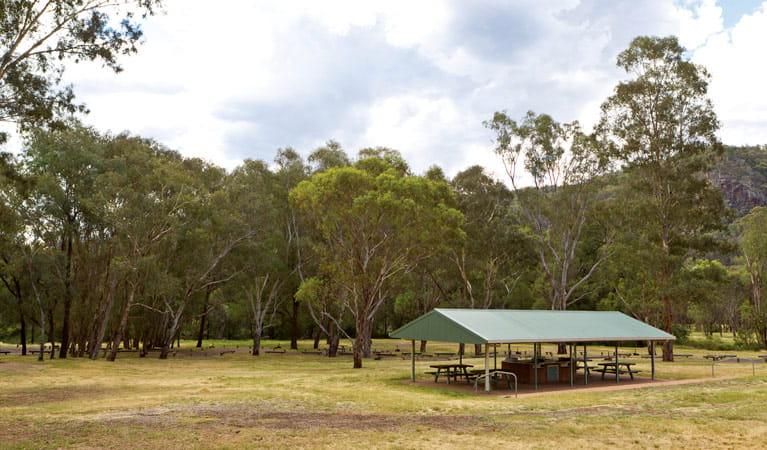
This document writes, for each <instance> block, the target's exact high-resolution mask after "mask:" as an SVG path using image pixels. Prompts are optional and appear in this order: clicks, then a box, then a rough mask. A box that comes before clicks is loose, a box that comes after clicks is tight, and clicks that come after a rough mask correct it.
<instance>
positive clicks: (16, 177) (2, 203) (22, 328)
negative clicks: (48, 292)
mask: <svg viewBox="0 0 767 450" xmlns="http://www.w3.org/2000/svg"><path fill="white" fill-rule="evenodd" d="M28 188H29V182H28V180H26V179H25V178H24V177H22V176H21V175H20V174H19V173H18V172H17V167H16V163H15V161H14V160H13V158H12V157H11V155H10V154H0V281H2V286H4V287H5V291H6V292H7V293H8V295H9V296H10V297H12V299H13V303H14V306H15V308H16V310H17V313H18V321H19V322H18V323H19V334H20V336H19V338H20V340H21V354H22V355H26V354H27V342H26V341H27V317H26V315H27V309H28V308H26V298H27V297H28V295H27V292H26V289H27V286H24V279H25V278H26V276H25V271H24V265H23V259H24V258H23V257H22V256H23V255H22V250H23V249H22V248H21V247H22V246H23V245H24V239H23V232H24V226H23V210H22V205H23V204H24V199H25V196H26V191H27V190H28Z"/></svg>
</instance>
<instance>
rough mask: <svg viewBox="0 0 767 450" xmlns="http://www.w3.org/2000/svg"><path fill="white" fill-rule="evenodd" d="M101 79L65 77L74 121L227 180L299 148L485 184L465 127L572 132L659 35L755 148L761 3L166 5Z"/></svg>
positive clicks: (765, 23)
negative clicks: (199, 164)
mask: <svg viewBox="0 0 767 450" xmlns="http://www.w3.org/2000/svg"><path fill="white" fill-rule="evenodd" d="M166 4H167V8H166V13H165V14H162V15H160V16H156V17H153V18H151V19H149V20H148V21H147V22H146V23H145V24H144V31H145V38H146V39H145V41H146V42H145V44H144V45H143V46H142V47H141V48H140V50H139V53H138V54H137V55H133V56H131V57H128V58H125V59H124V60H123V61H122V62H123V66H124V68H125V71H124V72H122V73H120V74H118V75H113V74H111V73H109V72H108V71H106V70H103V69H100V68H98V67H93V66H89V65H78V66H75V67H73V68H72V69H70V70H68V72H67V75H66V82H68V83H72V84H74V87H75V92H76V93H77V95H78V98H79V100H80V101H84V102H85V103H86V104H87V105H88V107H89V108H90V110H91V113H90V114H89V115H88V116H87V118H86V119H85V121H86V123H88V124H91V125H93V126H95V127H96V128H98V129H100V130H102V131H107V130H109V131H112V132H115V133H119V132H121V131H125V130H127V131H129V132H131V133H133V134H137V135H141V136H144V137H152V138H154V139H156V140H158V141H160V142H162V143H163V144H165V145H167V146H168V147H170V148H173V149H175V150H178V151H180V152H181V153H183V154H184V155H187V156H199V157H202V158H205V159H207V160H210V161H212V162H214V163H217V164H219V165H222V166H224V167H227V168H229V169H231V168H233V167H235V166H236V165H238V164H239V163H240V162H241V161H242V160H243V159H245V158H251V159H263V160H266V161H269V162H271V161H272V160H273V158H274V155H275V152H276V150H277V149H278V148H280V147H287V146H292V147H294V148H295V149H297V150H298V151H299V152H300V153H301V154H303V155H307V154H308V153H309V152H310V151H311V150H313V149H314V148H316V147H318V146H320V145H322V144H323V143H324V142H325V141H327V140H328V139H335V140H337V141H339V142H340V143H341V144H342V145H343V147H344V148H345V149H346V150H347V152H348V153H349V154H355V153H356V151H357V150H359V149H360V148H363V147H369V146H387V147H391V148H395V149H397V150H399V151H401V152H402V154H403V155H404V156H405V158H406V159H407V160H408V162H409V163H410V164H411V166H412V167H413V168H414V170H415V171H417V172H423V171H425V170H426V169H427V168H428V167H429V166H431V165H435V164H436V165H439V166H441V167H442V168H443V169H444V170H445V171H446V172H447V173H448V174H449V175H454V174H455V173H456V172H458V171H460V170H463V169H465V168H467V167H469V166H471V165H473V164H481V165H484V166H486V167H488V168H490V169H491V170H493V171H494V172H495V173H497V174H498V175H499V177H500V175H501V169H500V165H499V161H498V159H497V157H496V156H495V155H494V154H493V152H492V136H491V134H490V133H489V131H488V130H486V129H485V128H484V127H483V126H482V121H483V120H487V119H489V118H491V117H492V114H493V112H495V111H498V110H507V111H508V113H509V114H510V115H511V116H512V117H517V118H520V117H521V116H522V115H523V114H524V113H525V111H527V110H533V111H536V112H539V113H542V112H545V113H548V114H551V115H552V116H554V118H555V119H556V120H558V121H561V122H565V121H567V122H569V121H572V120H575V119H578V120H580V121H581V123H582V124H584V125H585V126H586V128H590V127H591V126H592V125H593V124H594V123H595V122H596V121H597V120H598V116H599V105H600V104H601V103H602V102H603V101H604V100H605V98H607V96H609V95H610V94H611V92H612V89H613V88H614V86H615V84H616V83H617V82H618V81H619V80H621V79H623V78H625V75H624V74H623V73H621V72H620V71H619V70H618V69H617V68H616V67H615V58H616V56H617V54H618V53H619V52H620V51H622V50H624V49H625V48H626V47H627V46H628V45H629V43H630V41H631V39H632V38H634V37H635V36H639V35H658V36H666V35H676V36H678V37H679V39H680V41H681V43H682V44H683V45H684V46H685V47H686V48H688V49H689V51H690V56H691V58H692V59H693V61H695V62H697V63H699V64H702V65H704V66H705V67H706V68H707V69H708V70H709V72H710V73H711V76H712V80H711V84H710V89H709V94H710V97H711V99H712V100H713V102H714V105H715V108H716V111H717V114H718V115H719V119H720V120H721V122H722V129H721V131H720V137H721V139H722V140H723V141H724V142H725V143H727V144H767V89H765V87H764V80H765V74H766V73H767V1H765V2H761V1H753V0H719V1H715V0H702V1H698V0H693V1H687V0H680V1H674V0H580V1H578V0H547V1H539V0H529V1H517V0H509V1H493V0H472V1H459V0H455V1H450V0H418V1H415V0H410V1H393V0H385V1H355V0H350V1H316V0H306V1H282V0H276V1H252V0H217V1H216V2H210V1H203V0H167V1H166Z"/></svg>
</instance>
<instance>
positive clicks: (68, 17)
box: [0, 0, 162, 143]
mask: <svg viewBox="0 0 767 450" xmlns="http://www.w3.org/2000/svg"><path fill="white" fill-rule="evenodd" d="M161 3H162V1H161V0H12V1H3V2H0V49H2V50H0V121H10V122H15V123H18V124H19V125H21V126H22V128H25V129H29V128H30V127H31V126H35V125H44V124H50V123H52V122H55V120H56V119H57V118H58V116H59V115H61V113H72V112H75V111H83V110H84V107H83V106H82V105H77V104H75V103H74V94H73V92H72V89H71V88H70V87H62V86H60V81H61V76H62V74H63V72H64V68H65V66H66V64H67V63H68V62H75V63H77V62H81V61H93V62H97V63H100V64H102V65H103V66H105V67H108V68H110V69H112V70H114V71H115V72H119V71H121V70H122V68H121V66H120V63H119V59H120V56H121V55H127V54H131V53H135V52H136V50H137V45H138V44H139V43H140V42H141V39H142V37H143V33H142V31H141V26H140V23H139V21H138V20H137V18H138V17H146V16H147V15H148V14H153V13H154V12H155V11H156V10H157V8H158V7H160V6H161ZM6 138H7V135H6V134H5V133H0V143H2V142H3V141H5V139H6Z"/></svg>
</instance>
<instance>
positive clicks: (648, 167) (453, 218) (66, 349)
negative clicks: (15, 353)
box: [0, 2, 767, 367]
mask: <svg viewBox="0 0 767 450" xmlns="http://www.w3.org/2000/svg"><path fill="white" fill-rule="evenodd" d="M150 3H151V2H150ZM618 65H619V67H621V68H622V69H624V70H625V71H626V72H627V74H628V76H629V78H628V79H627V80H626V81H623V82H621V83H619V84H618V86H616V88H615V91H614V94H613V95H612V96H611V97H610V98H608V99H607V100H606V101H605V102H604V103H603V105H602V115H601V118H600V120H599V122H598V125H597V126H596V127H595V129H594V130H592V131H590V132H586V131H584V130H582V129H581V127H580V125H579V124H578V123H577V122H571V123H560V122H557V121H556V120H555V119H554V118H552V117H551V116H549V115H547V114H537V113H534V112H529V113H528V114H526V115H524V116H523V117H522V118H520V119H519V120H516V119H513V118H511V117H509V116H508V114H507V113H506V112H498V113H496V114H495V115H494V116H493V117H492V118H490V119H489V120H488V121H487V122H485V124H484V125H485V126H486V127H487V128H488V129H490V130H491V131H492V132H493V133H494V135H495V138H496V141H495V143H496V145H495V150H496V152H497V153H498V155H499V158H501V160H502V161H503V163H504V165H505V167H506V169H507V174H508V178H507V179H504V180H497V179H494V178H493V177H491V176H490V175H489V174H488V173H487V172H486V170H485V169H484V168H482V167H480V166H473V167H469V168H468V169H466V170H464V171H462V172H459V173H457V174H456V175H455V176H453V177H452V178H449V177H447V176H446V175H445V174H444V172H443V171H442V169H441V168H439V167H438V166H436V165H435V166H433V167H432V168H430V169H429V170H427V171H426V172H425V173H422V174H418V173H414V171H413V170H412V169H411V168H410V166H409V164H408V162H407V161H405V160H404V159H403V157H402V155H401V154H400V153H399V152H397V151H396V150H393V149H389V148H383V147H375V148H365V149H362V150H359V151H358V152H357V153H356V154H355V155H350V154H348V153H347V152H346V151H345V150H344V149H343V148H342V147H341V145H340V144H339V143H337V142H335V141H332V140H331V141H328V142H327V143H326V144H325V145H324V146H322V147H320V148H317V149H315V150H313V151H312V152H311V153H309V155H308V156H307V157H306V158H305V159H304V158H303V157H302V156H301V155H300V154H299V152H297V151H296V150H294V149H292V148H283V149H279V150H277V151H276V155H275V158H274V160H273V161H272V162H266V161H255V160H245V161H244V162H243V163H242V164H241V165H240V166H239V167H237V168H235V169H234V170H231V171H227V170H224V169H223V168H221V167H218V166H216V165H215V164H212V163H210V162H206V161H203V160H200V159H197V158H186V157H183V156H182V155H180V154H179V153H177V152H175V151H172V150H169V149H167V148H165V147H163V146H162V145H161V144H159V143H157V142H154V141H152V140H148V139H143V138H141V137H137V136H131V135H129V134H120V135H110V134H104V133H100V132H98V131H97V130H94V129H92V128H89V127H86V126H84V125H82V124H81V123H79V122H77V121H76V120H74V119H68V120H59V121H57V122H56V123H55V124H47V125H46V124H44V123H43V124H35V126H30V127H29V128H28V129H26V131H25V134H24V136H25V144H24V150H23V152H22V153H21V154H20V155H18V156H11V155H9V154H3V157H2V159H1V160H0V231H1V234H0V280H1V281H2V285H1V286H0V338H3V339H11V340H17V341H18V342H20V343H21V345H22V351H23V352H24V353H26V351H27V348H26V347H27V344H28V343H32V342H35V343H36V344H37V345H41V346H42V345H43V344H44V343H46V342H56V343H60V346H61V347H60V350H59V352H58V356H59V357H61V358H65V357H68V356H77V357H90V358H93V359H95V358H97V357H98V356H99V354H100V352H101V349H102V347H105V346H106V347H108V348H109V353H108V355H107V359H109V360H114V359H115V357H116V356H117V354H118V353H117V351H118V349H119V348H121V347H124V348H131V349H138V350H140V352H141V353H142V354H143V355H146V354H147V352H149V351H150V350H159V354H160V358H166V357H167V356H168V354H169V352H170V350H171V348H172V347H173V346H174V343H175V342H177V340H178V339H180V338H184V339H190V338H191V339H197V345H198V346H201V345H202V340H203V339H222V338H227V339H246V338H247V339H252V340H253V354H254V355H258V354H259V350H260V347H261V340H262V339H263V338H265V337H270V338H284V339H288V338H289V339H290V341H291V347H292V348H297V342H298V340H299V339H306V338H313V339H314V345H315V347H318V346H319V344H320V342H321V341H323V340H324V341H325V342H326V343H327V345H328V353H329V355H330V356H335V355H336V353H337V352H338V348H339V343H340V342H342V341H344V340H348V341H349V342H351V343H352V349H353V355H354V356H353V360H354V366H355V367H361V366H362V363H363V360H364V358H366V357H369V356H370V355H371V350H372V349H371V339H372V338H373V337H375V336H386V335H387V334H388V332H390V331H392V330H393V329H395V328H396V327H398V326H400V325H403V324H404V323H406V322H408V321H410V320H412V319H414V318H416V317H418V316H419V315H421V314H424V313H426V312H428V311H430V310H432V309H434V308H435V307H464V308H519V309H527V308H545V309H559V310H565V309H609V310H621V311H624V312H626V313H627V314H630V315H632V316H634V317H636V318H639V319H641V320H644V321H646V322H648V323H651V324H653V325H656V326H658V327H661V328H663V329H664V330H667V331H670V332H673V333H675V334H677V335H678V336H679V337H682V338H683V337H684V336H685V332H686V330H687V327H688V326H689V325H691V324H695V325H697V326H698V327H699V329H702V330H703V331H704V332H705V333H706V334H707V335H711V334H713V333H714V332H715V331H717V330H720V329H721V328H722V327H726V328H728V329H729V330H731V331H732V332H734V333H735V334H736V336H737V339H738V342H739V343H740V344H741V345H747V346H762V347H763V346H765V345H767V312H766V311H765V307H764V306H763V304H762V303H763V302H762V291H763V289H762V287H763V285H764V280H765V275H767V209H765V208H760V207H757V208H753V209H751V210H750V211H749V212H748V213H747V214H745V215H742V217H740V218H738V219H736V215H735V214H734V213H733V212H732V211H731V210H729V209H728V208H727V207H726V206H725V204H724V202H723V199H722V193H721V190H720V189H719V188H718V187H717V186H715V185H714V184H712V183H711V181H710V178H711V176H710V174H711V172H712V170H713V168H715V167H716V164H717V162H718V161H719V160H720V158H721V156H722V153H723V146H722V145H721V143H720V142H719V141H718V140H717V138H716V136H715V133H716V131H717V130H718V127H719V123H718V121H717V119H716V116H715V114H714V112H713V108H712V106H711V104H710V101H709V100H708V99H707V97H706V89H707V83H708V75H707V73H706V71H705V69H703V68H702V67H700V66H697V65H695V64H693V63H691V62H689V61H688V60H686V59H685V58H684V49H683V48H682V47H681V46H680V45H679V44H678V42H677V40H676V39H675V38H654V37H639V38H636V39H635V40H634V41H633V42H632V44H631V46H630V47H629V48H628V49H627V50H626V51H624V52H623V53H621V55H620V56H619V57H618ZM731 151H732V150H731ZM760 152H762V153H763V152H765V149H764V148H763V147H756V148H750V149H749V150H748V154H749V155H752V156H753V155H755V154H759V153H760ZM757 156H758V155H757ZM426 345H427V343H425V342H423V343H421V348H422V350H425V348H426ZM477 350H479V349H477ZM663 356H664V358H665V359H669V360H670V359H672V358H673V347H672V345H671V344H670V343H669V344H667V345H665V346H664V349H663ZM40 357H41V358H42V357H43V353H42V352H41V353H40ZM51 357H53V354H51Z"/></svg>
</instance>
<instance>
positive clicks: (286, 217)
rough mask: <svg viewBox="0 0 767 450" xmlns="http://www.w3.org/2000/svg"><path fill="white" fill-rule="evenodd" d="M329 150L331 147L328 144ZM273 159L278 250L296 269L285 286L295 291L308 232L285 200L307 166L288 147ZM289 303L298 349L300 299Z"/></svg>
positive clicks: (301, 276) (306, 174)
mask: <svg viewBox="0 0 767 450" xmlns="http://www.w3.org/2000/svg"><path fill="white" fill-rule="evenodd" d="M331 150H333V149H332V148H331ZM320 159H321V158H319V159H318V160H317V161H319V160H320ZM275 162H276V163H277V178H278V179H279V183H280V186H281V190H280V199H281V201H280V202H279V203H280V204H281V205H283V208H282V209H281V210H280V216H279V219H278V220H279V223H280V224H281V226H282V227H283V235H284V242H285V246H284V248H283V250H282V251H281V254H282V257H283V258H284V259H285V260H286V261H287V264H288V266H290V267H292V268H293V269H295V273H296V274H297V275H298V280H296V282H295V283H294V284H293V285H290V286H288V289H287V290H288V291H291V292H295V291H296V290H297V289H298V285H299V284H300V281H301V280H303V279H304V278H305V272H306V267H305V265H306V264H308V262H309V258H308V255H307V251H306V242H307V236H305V233H304V232H303V229H302V228H301V222H300V220H299V219H298V216H297V214H296V210H295V207H294V205H293V204H292V203H290V202H289V201H288V195H289V192H290V191H291V189H293V188H295V187H296V186H298V184H299V183H301V182H302V181H304V180H306V179H307V178H308V177H309V171H310V168H309V167H308V166H307V165H306V164H305V163H304V160H303V159H302V158H301V156H300V155H299V154H298V152H296V151H295V150H294V149H292V148H290V147H288V148H284V149H278V150H277V156H276V157H275ZM288 303H289V304H290V313H289V314H290V348H291V349H294V350H296V349H298V337H299V334H300V330H299V320H298V319H299V309H300V306H301V302H299V301H298V300H297V299H296V298H295V297H293V298H291V299H290V302H288Z"/></svg>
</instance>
